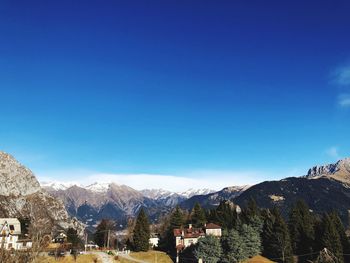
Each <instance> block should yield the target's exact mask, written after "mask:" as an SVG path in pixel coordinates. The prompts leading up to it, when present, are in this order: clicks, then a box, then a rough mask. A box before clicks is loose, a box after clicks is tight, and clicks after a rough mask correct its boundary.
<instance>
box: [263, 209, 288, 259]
mask: <svg viewBox="0 0 350 263" xmlns="http://www.w3.org/2000/svg"><path fill="white" fill-rule="evenodd" d="M271 223H272V224H271ZM264 231H267V232H266V233H264V235H266V236H265V237H264V245H265V246H266V247H264V252H266V253H267V254H268V257H269V258H271V259H273V260H274V261H278V262H283V263H284V262H293V254H292V247H291V243H290V236H289V232H288V227H287V224H286V222H285V221H284V219H283V218H282V216H281V214H280V211H279V210H278V209H277V208H274V209H273V210H272V213H271V214H270V215H269V216H268V217H267V219H266V222H265V224H264Z"/></svg>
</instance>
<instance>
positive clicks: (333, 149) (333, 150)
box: [326, 146, 340, 159]
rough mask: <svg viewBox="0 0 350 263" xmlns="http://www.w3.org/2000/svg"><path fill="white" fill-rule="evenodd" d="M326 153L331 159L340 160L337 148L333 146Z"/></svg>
mask: <svg viewBox="0 0 350 263" xmlns="http://www.w3.org/2000/svg"><path fill="white" fill-rule="evenodd" d="M326 153H327V155H328V156H330V157H332V158H334V159H340V155H339V152H338V148H337V147H335V146H332V147H330V148H329V149H327V150H326Z"/></svg>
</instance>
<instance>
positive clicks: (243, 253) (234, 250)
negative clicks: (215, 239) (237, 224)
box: [221, 229, 248, 263]
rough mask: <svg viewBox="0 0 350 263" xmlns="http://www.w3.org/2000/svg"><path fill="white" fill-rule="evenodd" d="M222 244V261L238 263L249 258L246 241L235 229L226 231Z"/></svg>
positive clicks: (224, 262)
mask: <svg viewBox="0 0 350 263" xmlns="http://www.w3.org/2000/svg"><path fill="white" fill-rule="evenodd" d="M221 245H222V249H223V256H222V258H221V262H223V263H232V262H234V263H236V262H241V261H243V260H245V259H247V258H248V254H247V247H246V243H245V242H244V240H243V238H242V236H241V234H240V233H239V232H238V231H237V230H235V229H231V230H229V231H224V233H223V236H222V238H221Z"/></svg>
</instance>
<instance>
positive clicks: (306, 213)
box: [288, 200, 315, 262]
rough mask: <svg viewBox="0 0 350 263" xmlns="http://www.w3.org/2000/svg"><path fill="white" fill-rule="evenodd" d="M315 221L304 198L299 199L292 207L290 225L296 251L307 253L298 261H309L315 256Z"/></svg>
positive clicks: (292, 241) (299, 253)
mask: <svg viewBox="0 0 350 263" xmlns="http://www.w3.org/2000/svg"><path fill="white" fill-rule="evenodd" d="M314 221H315V220H314V217H313V215H312V214H311V212H310V210H309V207H308V206H307V204H306V203H305V202H304V201H302V200H299V201H297V202H296V203H295V205H294V206H293V207H292V209H291V213H290V215H289V222H288V226H289V233H290V237H291V244H292V249H293V251H294V253H295V254H297V255H305V256H299V258H298V262H307V261H308V260H311V259H312V257H313V255H312V253H313V251H314V250H313V246H314V239H315V233H314ZM306 254H308V255H306Z"/></svg>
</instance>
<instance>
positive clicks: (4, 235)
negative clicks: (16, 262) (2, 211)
mask: <svg viewBox="0 0 350 263" xmlns="http://www.w3.org/2000/svg"><path fill="white" fill-rule="evenodd" d="M0 234H1V236H0V238H1V242H0V248H2V249H16V248H17V241H18V237H19V236H20V235H21V223H20V222H19V220H18V219H17V218H0Z"/></svg>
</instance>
